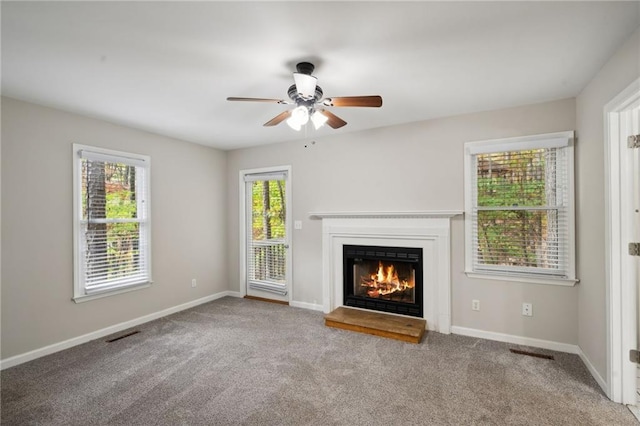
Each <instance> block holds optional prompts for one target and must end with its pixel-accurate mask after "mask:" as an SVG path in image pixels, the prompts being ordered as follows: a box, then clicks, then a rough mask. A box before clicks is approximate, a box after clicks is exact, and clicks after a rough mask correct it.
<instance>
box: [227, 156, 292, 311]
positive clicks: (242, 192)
mask: <svg viewBox="0 0 640 426" xmlns="http://www.w3.org/2000/svg"><path fill="white" fill-rule="evenodd" d="M280 172H283V173H286V175H287V179H286V190H285V198H286V201H285V205H286V210H287V214H286V218H285V222H286V223H285V227H286V229H285V233H286V245H287V247H288V251H287V259H286V262H287V266H286V268H287V300H286V301H288V302H289V304H291V301H292V300H293V260H292V259H293V247H292V244H291V242H292V241H293V235H292V233H291V232H292V227H291V222H292V220H291V218H293V208H292V205H293V202H292V193H293V191H292V185H293V184H292V179H291V166H290V165H285V166H271V167H261V168H257V169H244V170H240V171H239V172H238V177H239V181H238V182H239V183H238V185H239V189H238V194H239V197H238V199H239V205H238V209H239V215H240V221H239V224H240V225H239V228H240V229H239V230H238V235H239V241H238V246H239V251H240V253H239V256H240V257H239V262H238V264H239V267H240V271H239V275H238V277H239V278H240V280H239V283H238V286H239V287H238V288H239V290H240V295H241V297H244V296H245V295H246V294H247V224H248V218H247V201H248V196H249V194H247V190H246V181H245V176H248V175H255V174H271V173H280Z"/></svg>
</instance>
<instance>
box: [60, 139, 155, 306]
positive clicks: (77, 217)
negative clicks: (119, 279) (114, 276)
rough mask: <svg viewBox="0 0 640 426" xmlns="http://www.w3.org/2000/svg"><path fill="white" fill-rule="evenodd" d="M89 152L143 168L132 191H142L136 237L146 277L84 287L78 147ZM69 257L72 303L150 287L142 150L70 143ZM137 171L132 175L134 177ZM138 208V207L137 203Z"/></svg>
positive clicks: (147, 176)
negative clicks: (72, 263) (127, 150)
mask: <svg viewBox="0 0 640 426" xmlns="http://www.w3.org/2000/svg"><path fill="white" fill-rule="evenodd" d="M83 150H84V151H87V152H90V153H91V154H92V155H95V156H96V157H99V158H104V160H105V161H106V162H113V163H118V162H122V160H129V161H131V162H132V164H130V165H135V166H136V168H138V167H140V168H143V169H144V176H143V178H141V179H140V180H141V182H138V181H137V180H136V188H141V191H137V190H136V195H138V194H139V193H140V194H144V198H143V199H144V204H143V203H142V200H139V201H140V204H139V206H140V205H144V207H142V218H140V219H139V220H138V221H136V222H138V223H144V224H145V226H144V227H142V230H141V231H140V239H141V241H142V242H143V244H141V247H145V248H146V250H145V251H144V252H143V253H141V257H144V261H145V266H146V267H145V272H146V274H145V275H146V278H145V279H143V280H132V281H130V282H123V283H119V284H115V285H112V286H106V287H105V288H99V289H90V290H89V291H88V289H87V288H86V285H85V276H84V268H85V264H86V263H85V259H84V253H83V251H82V247H83V244H82V238H84V232H83V231H82V228H83V226H82V224H83V217H82V159H83V158H82V156H81V151H83ZM72 155H73V160H72V161H73V255H74V256H73V260H74V274H73V298H72V300H73V301H74V302H76V303H80V302H86V301H89V300H94V299H98V298H102V297H107V296H112V295H116V294H121V293H126V292H129V291H134V290H139V289H142V288H147V287H150V286H151V284H152V283H153V280H152V276H151V271H152V267H151V192H150V187H151V185H150V181H151V157H149V156H147V155H142V154H134V153H130V152H124V151H116V150H112V149H106V148H99V147H95V146H89V145H82V144H75V143H74V144H73V154H72ZM138 178H139V175H136V179H138ZM138 208H139V209H140V207H138Z"/></svg>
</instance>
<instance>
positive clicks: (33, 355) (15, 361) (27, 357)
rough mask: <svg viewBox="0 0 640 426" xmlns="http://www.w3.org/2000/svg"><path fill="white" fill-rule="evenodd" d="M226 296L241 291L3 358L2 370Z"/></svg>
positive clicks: (202, 299)
mask: <svg viewBox="0 0 640 426" xmlns="http://www.w3.org/2000/svg"><path fill="white" fill-rule="evenodd" d="M225 296H231V297H241V296H240V293H238V292H235V291H222V292H220V293H216V294H212V295H210V296H206V297H202V298H200V299H196V300H192V301H190V302H187V303H183V304H181V305H177V306H173V307H171V308H167V309H163V310H161V311H158V312H154V313H151V314H148V315H144V316H142V317H138V318H135V319H132V320H129V321H125V322H121V323H119V324H115V325H112V326H109V327H105V328H102V329H100V330H96V331H93V332H91V333H87V334H83V335H82V336H78V337H73V338H71V339H68V340H65V341H62V342H58V343H54V344H52V345H48V346H45V347H42V348H39V349H35V350H32V351H29V352H26V353H23V354H20V355H15V356H12V357H10V358H7V359H3V360H2V361H0V370H5V369H7V368H11V367H15V366H16V365H20V364H23V363H25V362H28V361H33V360H34V359H37V358H41V357H43V356H47V355H51V354H54V353H56V352H60V351H63V350H65V349H69V348H72V347H74V346H78V345H81V344H83V343H87V342H90V341H92V340H95V339H100V338H102V337H104V336H108V335H110V334H113V333H117V332H119V331H122V330H126V329H128V328H131V327H135V326H137V325H140V324H144V323H147V322H149V321H153V320H156V319H158V318H162V317H166V316H168V315H171V314H175V313H176V312H180V311H184V310H186V309H190V308H194V307H196V306H198V305H202V304H204V303H209V302H212V301H214V300H217V299H221V298H223V297H225Z"/></svg>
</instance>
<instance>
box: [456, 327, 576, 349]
mask: <svg viewBox="0 0 640 426" xmlns="http://www.w3.org/2000/svg"><path fill="white" fill-rule="evenodd" d="M451 332H452V333H453V334H460V335H462V336H469V337H478V338H480V339H487V340H496V341H498V342H505V343H513V344H514V345H524V346H531V347H534V348H541V349H549V350H552V351H558V352H566V353H570V354H576V355H580V353H581V352H582V351H581V350H580V347H579V346H578V345H570V344H568V343H560V342H554V341H551V340H542V339H534V338H532V337H523V336H515V335H513V334H504V333H495V332H493V331H484V330H477V329H475V328H466V327H458V326H455V325H454V326H452V327H451Z"/></svg>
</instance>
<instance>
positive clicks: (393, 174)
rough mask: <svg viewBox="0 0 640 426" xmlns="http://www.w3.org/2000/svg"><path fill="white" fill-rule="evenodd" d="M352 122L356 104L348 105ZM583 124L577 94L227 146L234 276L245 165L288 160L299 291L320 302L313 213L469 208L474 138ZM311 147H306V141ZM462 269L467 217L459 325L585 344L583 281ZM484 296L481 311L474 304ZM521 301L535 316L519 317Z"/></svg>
mask: <svg viewBox="0 0 640 426" xmlns="http://www.w3.org/2000/svg"><path fill="white" fill-rule="evenodd" d="M343 115H344V118H345V119H347V121H348V115H349V114H348V111H347V110H346V109H345V110H344V113H343ZM574 128H575V102H574V100H573V99H567V100H561V101H556V102H549V103H544V104H539V105H530V106H525V107H519V108H511V109H505V110H501V111H492V112H484V113H478V114H471V115H464V116H458V117H451V118H444V119H436V120H429V121H423V122H418V123H412V124H406V125H401V126H393V127H387V128H382V129H376V130H372V131H365V132H357V133H347V134H343V135H339V136H329V137H325V138H322V139H316V140H317V143H316V144H315V145H312V144H310V141H311V140H307V141H300V142H293V143H282V144H276V145H270V146H263V147H257V148H250V149H242V150H235V151H230V152H229V154H228V183H229V186H228V212H229V236H228V240H229V253H230V262H229V268H230V269H229V277H230V285H231V288H232V289H233V290H239V288H240V283H239V282H238V280H239V278H238V277H239V274H238V250H239V249H238V238H239V237H238V226H239V225H238V205H239V202H238V174H239V170H241V169H248V168H257V167H267V166H276V165H284V164H290V165H291V166H292V185H293V205H292V209H291V211H292V214H293V219H294V220H301V221H302V222H303V229H301V230H294V231H293V240H292V255H293V298H294V300H295V301H298V302H306V303H314V304H322V287H321V274H322V236H321V228H322V224H321V222H320V221H317V220H310V219H309V218H308V214H309V212H313V211H349V210H352V211H365V210H378V211H394V210H396V211H403V210H447V209H457V210H462V209H463V208H464V198H463V196H464V195H463V194H464V187H463V144H464V142H466V141H472V140H483V139H493V138H503V137H511V136H521V135H529V134H539V133H549V132H557V131H564V130H574ZM305 145H307V146H308V148H305ZM463 270H464V234H463V221H462V218H461V217H459V218H457V219H454V221H453V228H452V281H453V289H452V296H453V303H452V315H453V318H452V319H453V325H456V326H460V327H468V328H474V329H480V330H486V331H491V332H498V333H507V334H513V335H518V336H527V337H532V338H538V339H547V340H551V341H556V342H563V343H569V344H577V343H578V324H577V318H578V311H577V303H578V289H577V287H557V286H550V285H536V284H521V283H514V282H504V281H490V280H478V279H469V278H467V277H466V275H465V274H464V273H463ZM472 299H479V300H480V302H481V307H482V309H481V311H480V312H474V311H472V310H471V300H472ZM522 302H531V303H533V305H534V316H533V317H523V316H522V315H521V306H522Z"/></svg>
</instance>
